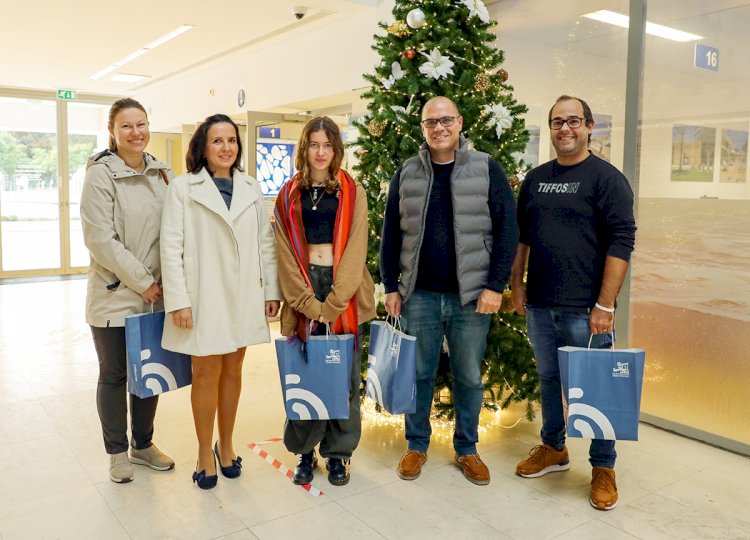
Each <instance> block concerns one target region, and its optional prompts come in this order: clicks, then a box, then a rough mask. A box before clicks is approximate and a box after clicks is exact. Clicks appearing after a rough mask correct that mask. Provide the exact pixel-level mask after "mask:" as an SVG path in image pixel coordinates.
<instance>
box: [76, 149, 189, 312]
mask: <svg viewBox="0 0 750 540" xmlns="http://www.w3.org/2000/svg"><path fill="white" fill-rule="evenodd" d="M144 159H145V162H146V168H145V170H144V171H143V172H142V173H139V172H136V171H134V170H133V169H131V168H130V167H128V166H127V165H126V164H125V162H124V161H123V160H122V159H121V158H120V157H119V156H118V155H117V154H113V153H111V152H109V151H104V152H101V153H100V154H97V155H96V156H94V157H92V158H91V159H89V161H88V163H87V166H86V179H85V180H84V183H83V190H82V192H81V222H82V226H83V240H84V243H85V244H86V247H87V248H88V250H89V253H90V264H89V273H88V278H89V280H88V290H87V295H86V322H87V323H88V324H90V325H91V326H97V327H107V326H124V325H125V317H126V316H128V315H133V314H136V313H144V312H145V311H147V310H148V309H149V306H147V305H146V304H144V302H143V299H142V298H141V293H142V292H143V291H145V290H146V289H148V288H149V287H150V286H151V285H152V284H153V283H155V282H156V283H159V282H160V281H161V264H160V262H159V232H160V229H161V213H162V205H163V203H164V197H165V195H166V192H167V185H166V183H165V182H164V178H163V177H162V175H161V174H160V172H159V171H160V170H163V171H164V172H165V173H166V174H167V177H168V178H172V177H173V176H174V174H173V173H172V171H171V169H169V166H168V165H167V164H166V163H164V162H162V161H159V160H158V159H156V158H155V157H153V156H151V155H150V154H144ZM154 309H155V310H160V309H163V307H162V306H161V303H158V304H156V305H154Z"/></svg>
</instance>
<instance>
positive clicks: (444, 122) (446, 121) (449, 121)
mask: <svg viewBox="0 0 750 540" xmlns="http://www.w3.org/2000/svg"><path fill="white" fill-rule="evenodd" d="M455 121H456V117H455V116H443V117H442V118H425V119H424V120H422V122H420V123H421V124H422V125H423V126H424V127H426V128H427V129H432V128H434V127H435V126H437V125H438V122H440V125H441V126H443V127H448V126H452V125H453V122H455Z"/></svg>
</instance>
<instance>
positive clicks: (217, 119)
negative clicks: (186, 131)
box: [185, 114, 243, 176]
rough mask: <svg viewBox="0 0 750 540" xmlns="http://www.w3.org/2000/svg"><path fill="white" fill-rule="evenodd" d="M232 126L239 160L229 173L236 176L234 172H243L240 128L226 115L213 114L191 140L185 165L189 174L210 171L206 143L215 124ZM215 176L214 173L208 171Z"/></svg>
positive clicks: (237, 159)
mask: <svg viewBox="0 0 750 540" xmlns="http://www.w3.org/2000/svg"><path fill="white" fill-rule="evenodd" d="M223 123H226V124H232V126H234V132H235V133H236V135H237V158H236V159H235V160H234V163H232V166H231V167H230V168H229V173H230V174H234V171H235V170H237V171H242V170H243V169H242V166H241V165H240V163H241V162H242V139H240V128H239V127H237V124H235V123H234V120H232V119H231V118H229V117H228V116H227V115H226V114H213V115H211V116H209V117H208V118H206V119H205V120H204V121H203V123H202V124H201V125H200V126H198V129H196V130H195V133H193V136H192V137H191V138H190V144H189V145H188V151H187V154H186V155H185V165H186V166H187V170H188V172H191V173H193V174H197V173H199V172H200V170H201V169H202V168H203V167H205V168H206V169H207V170H208V160H207V159H206V143H207V142H208V130H209V129H211V126H213V125H215V124H223ZM208 172H209V174H211V175H212V176H213V174H214V171H210V170H209V171H208Z"/></svg>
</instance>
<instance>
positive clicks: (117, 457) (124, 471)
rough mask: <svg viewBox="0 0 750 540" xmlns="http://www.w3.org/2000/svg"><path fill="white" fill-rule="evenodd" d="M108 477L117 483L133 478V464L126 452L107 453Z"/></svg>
mask: <svg viewBox="0 0 750 540" xmlns="http://www.w3.org/2000/svg"><path fill="white" fill-rule="evenodd" d="M109 479H110V480H112V481H113V482H117V483H118V484H124V483H125V482H130V481H132V480H133V466H132V465H131V464H130V460H129V459H128V453H127V452H120V453H119V454H110V455H109Z"/></svg>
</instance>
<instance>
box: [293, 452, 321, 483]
mask: <svg viewBox="0 0 750 540" xmlns="http://www.w3.org/2000/svg"><path fill="white" fill-rule="evenodd" d="M317 466H318V458H316V457H315V450H313V451H312V452H308V453H307V454H300V456H299V459H298V460H297V466H296V467H295V468H294V473H293V474H292V482H294V483H295V484H297V485H304V484H309V483H310V482H312V480H313V469H314V468H315V467H317Z"/></svg>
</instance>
